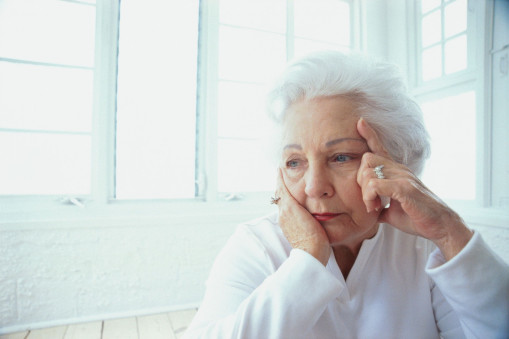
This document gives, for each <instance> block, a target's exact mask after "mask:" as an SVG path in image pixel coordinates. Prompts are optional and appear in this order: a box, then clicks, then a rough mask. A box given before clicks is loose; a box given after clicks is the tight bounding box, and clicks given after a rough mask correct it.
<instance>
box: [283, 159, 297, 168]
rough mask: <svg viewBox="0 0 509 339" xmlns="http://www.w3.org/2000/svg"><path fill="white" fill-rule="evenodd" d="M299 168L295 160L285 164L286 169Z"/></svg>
mask: <svg viewBox="0 0 509 339" xmlns="http://www.w3.org/2000/svg"><path fill="white" fill-rule="evenodd" d="M297 166H299V162H298V161H297V160H290V161H288V162H287V163H286V167H289V168H294V167H297Z"/></svg>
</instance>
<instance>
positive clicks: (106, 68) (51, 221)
mask: <svg viewBox="0 0 509 339" xmlns="http://www.w3.org/2000/svg"><path fill="white" fill-rule="evenodd" d="M342 1H345V2H347V3H349V5H350V17H351V21H350V26H351V31H350V35H351V44H352V47H354V46H355V45H356V42H355V40H354V37H355V36H356V34H355V32H354V30H355V29H356V28H358V26H357V25H356V24H357V20H356V17H355V12H354V11H355V5H356V1H355V0H342ZM95 6H96V27H95V58H94V81H93V83H94V98H93V113H92V119H93V122H92V159H91V167H92V174H91V193H90V194H89V195H70V196H63V195H15V196H12V195H10V196H8V195H4V196H0V205H1V206H2V208H1V209H0V227H1V228H2V229H10V228H15V229H19V228H20V227H21V228H27V229H31V228H33V227H54V226H55V225H56V224H58V225H62V226H64V227H80V226H79V225H88V226H91V225H92V226H97V225H103V224H104V225H106V226H114V225H120V224H121V225H131V226H136V225H139V223H140V220H154V222H160V223H164V224H172V225H173V224H175V225H180V224H182V225H184V224H185V225H190V224H192V223H201V222H210V220H218V222H219V221H220V220H229V219H235V220H249V219H251V218H256V217H259V216H261V215H264V214H267V213H270V212H274V211H276V210H277V209H276V208H275V207H274V206H271V205H270V204H269V201H270V196H271V194H272V192H251V193H237V192H232V193H233V194H232V195H230V196H227V197H225V196H224V195H222V194H220V193H219V192H218V189H217V179H216V178H217V144H218V133H217V86H216V84H217V80H218V79H219V78H218V68H217V64H218V62H217V61H218V53H219V49H218V47H217V46H218V44H217V42H218V38H219V25H220V23H219V6H218V1H212V0H201V1H200V13H199V16H200V30H199V41H198V43H199V48H198V83H197V91H198V95H197V104H196V109H197V113H196V114H197V118H196V126H197V127H196V147H197V150H199V151H198V152H196V184H197V191H196V194H195V197H194V198H190V199H152V200H151V199H143V200H117V199H115V142H116V141H115V128H116V127H115V114H116V82H117V73H116V69H117V51H118V34H119V21H118V20H119V15H120V3H119V0H106V1H97V2H96V4H95ZM286 6H287V11H290V12H287V18H289V20H287V31H286V32H285V37H286V41H287V45H286V50H287V60H288V59H290V58H291V55H292V53H293V49H292V46H293V35H294V34H293V27H292V26H291V25H292V23H293V19H292V18H293V17H291V15H290V14H289V13H292V15H293V12H291V11H292V9H293V1H292V0H286ZM289 37H292V38H291V39H289ZM204 70H206V71H204ZM204 112H207V114H205V113H204Z"/></svg>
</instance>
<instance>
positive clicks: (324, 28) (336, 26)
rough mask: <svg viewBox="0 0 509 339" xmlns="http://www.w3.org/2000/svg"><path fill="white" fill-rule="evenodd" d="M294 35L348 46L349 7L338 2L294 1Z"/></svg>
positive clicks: (325, 0)
mask: <svg viewBox="0 0 509 339" xmlns="http://www.w3.org/2000/svg"><path fill="white" fill-rule="evenodd" d="M294 6H295V19H294V24H295V35H296V36H298V37H301V38H308V39H313V40H320V41H327V42H331V43H334V44H340V45H343V46H349V45H350V6H349V4H348V3H346V2H344V1H338V0H295V1H294Z"/></svg>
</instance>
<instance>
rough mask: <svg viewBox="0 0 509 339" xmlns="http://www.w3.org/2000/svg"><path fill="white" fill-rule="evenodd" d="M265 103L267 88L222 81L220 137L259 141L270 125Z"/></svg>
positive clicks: (220, 88)
mask: <svg viewBox="0 0 509 339" xmlns="http://www.w3.org/2000/svg"><path fill="white" fill-rule="evenodd" d="M264 103H265V88H264V87H263V86H259V85H249V84H240V83H232V82H223V81H221V82H220V83H219V89H218V117H219V119H218V135H219V137H226V138H253V139H256V138H259V137H260V136H261V135H262V133H263V131H264V129H266V128H267V126H268V124H269V121H268V120H269V118H268V116H267V115H266V114H265V107H264ZM253 174H254V173H253Z"/></svg>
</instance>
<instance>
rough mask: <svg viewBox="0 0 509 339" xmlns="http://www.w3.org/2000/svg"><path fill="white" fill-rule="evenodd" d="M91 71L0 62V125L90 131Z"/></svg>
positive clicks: (17, 127) (19, 127) (15, 127)
mask: <svg viewBox="0 0 509 339" xmlns="http://www.w3.org/2000/svg"><path fill="white" fill-rule="evenodd" d="M92 92H93V71H91V70H83V69H72V68H60V67H46V66H37V65H29V64H19V63H12V62H1V61H0V128H11V129H35V130H53V131H54V130H57V131H74V132H90V131H91V128H92V126H91V125H92V102H93V93H92Z"/></svg>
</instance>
